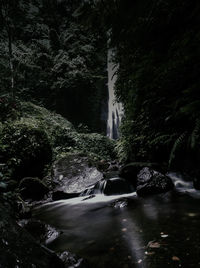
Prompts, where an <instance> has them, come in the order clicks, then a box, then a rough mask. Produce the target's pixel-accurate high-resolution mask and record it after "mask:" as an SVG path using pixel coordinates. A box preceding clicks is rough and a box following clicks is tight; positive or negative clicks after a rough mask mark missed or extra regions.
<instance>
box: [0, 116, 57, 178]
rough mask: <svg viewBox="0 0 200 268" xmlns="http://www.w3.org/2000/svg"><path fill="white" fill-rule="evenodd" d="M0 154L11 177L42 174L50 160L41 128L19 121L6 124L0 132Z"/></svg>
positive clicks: (47, 146)
mask: <svg viewBox="0 0 200 268" xmlns="http://www.w3.org/2000/svg"><path fill="white" fill-rule="evenodd" d="M0 154H1V155H2V157H3V161H4V162H5V163H6V164H7V166H8V168H10V170H11V177H13V178H14V179H15V180H19V179H21V178H23V177H26V176H39V177H41V176H42V175H43V170H44V168H45V166H46V165H47V164H48V163H49V162H50V161H51V160H52V149H51V144H50V142H49V139H48V137H47V135H46V133H45V131H44V130H43V129H42V128H39V127H37V126H35V125H32V124H28V123H25V122H21V121H15V122H12V123H10V124H6V125H5V126H4V127H3V128H2V131H1V133H0Z"/></svg>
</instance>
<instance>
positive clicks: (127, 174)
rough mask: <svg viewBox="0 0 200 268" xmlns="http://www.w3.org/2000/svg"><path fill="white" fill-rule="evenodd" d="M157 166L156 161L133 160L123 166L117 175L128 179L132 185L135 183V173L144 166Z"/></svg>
mask: <svg viewBox="0 0 200 268" xmlns="http://www.w3.org/2000/svg"><path fill="white" fill-rule="evenodd" d="M144 167H149V168H158V164H156V163H145V162H133V163H129V164H127V165H125V166H123V167H122V168H121V169H120V171H119V176H120V177H122V178H125V179H127V180H129V181H130V182H131V183H132V184H133V185H134V186H136V185H137V174H138V173H139V171H140V170H141V169H142V168H144Z"/></svg>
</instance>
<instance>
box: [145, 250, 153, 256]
mask: <svg viewBox="0 0 200 268" xmlns="http://www.w3.org/2000/svg"><path fill="white" fill-rule="evenodd" d="M154 254H155V252H153V251H145V255H147V256H152V255H154Z"/></svg>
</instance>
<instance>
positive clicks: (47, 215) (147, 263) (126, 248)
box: [34, 173, 200, 268]
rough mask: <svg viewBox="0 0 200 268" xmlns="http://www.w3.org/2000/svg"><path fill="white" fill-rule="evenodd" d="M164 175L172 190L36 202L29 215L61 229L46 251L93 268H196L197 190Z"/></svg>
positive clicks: (199, 261) (199, 262) (199, 241)
mask: <svg viewBox="0 0 200 268" xmlns="http://www.w3.org/2000/svg"><path fill="white" fill-rule="evenodd" d="M168 175H169V176H170V177H171V178H172V180H173V181H174V183H175V185H176V188H175V189H174V190H173V191H171V192H168V193H166V194H161V195H155V196H152V197H148V198H139V197H137V195H136V193H135V192H133V193H129V194H123V195H114V196H106V195H103V194H97V195H93V196H90V197H85V196H81V197H78V198H73V199H69V200H62V201H56V202H51V203H48V204H45V205H43V206H40V207H38V208H36V209H35V210H34V216H35V218H37V219H40V220H42V221H44V222H45V223H48V224H50V225H52V226H53V227H55V228H56V229H57V230H59V231H60V235H59V236H58V237H57V238H56V239H55V240H53V241H51V243H49V244H48V247H49V248H50V249H53V250H54V251H56V252H58V253H61V252H63V251H66V250H69V251H71V252H74V253H76V254H78V255H79V256H81V257H84V258H86V259H88V261H89V263H90V264H91V267H92V268H93V267H95V268H98V267H99V268H112V267H115V268H118V267H119V268H127V267H152V268H157V267H158V268H162V267H186V268H188V267H200V254H199V253H200V231H199V227H200V192H199V191H196V190H194V189H193V186H192V183H191V182H188V181H184V180H183V179H182V177H181V176H180V175H177V174H175V173H170V174H168Z"/></svg>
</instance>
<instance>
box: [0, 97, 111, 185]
mask: <svg viewBox="0 0 200 268" xmlns="http://www.w3.org/2000/svg"><path fill="white" fill-rule="evenodd" d="M18 114H19V116H18V117H17V118H15V119H14V120H13V118H12V117H11V118H10V119H8V118H7V119H8V120H7V121H6V122H3V123H2V124H1V125H0V161H1V162H0V163H1V165H0V177H1V176H2V178H3V179H4V180H6V178H8V179H10V178H13V179H14V180H20V179H22V178H23V177H26V176H37V177H40V178H41V177H43V176H45V171H46V168H47V167H48V166H47V165H48V164H50V163H51V162H52V161H53V160H55V159H59V158H60V157H63V156H65V155H66V154H68V153H79V154H82V155H85V156H87V157H88V158H89V159H92V160H93V161H94V162H95V161H97V162H98V161H99V160H102V159H104V160H111V159H112V158H114V157H115V152H114V146H115V143H114V141H111V140H109V139H108V138H107V137H105V136H102V135H100V134H92V133H88V134H87V133H81V132H80V131H79V132H77V131H76V129H75V128H74V126H73V125H72V124H71V123H70V122H69V121H67V120H66V119H65V118H63V117H62V116H61V115H58V114H56V113H53V112H50V111H48V110H47V109H45V108H42V107H39V106H37V105H34V104H32V103H30V102H24V103H20V109H19V110H18Z"/></svg>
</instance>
